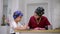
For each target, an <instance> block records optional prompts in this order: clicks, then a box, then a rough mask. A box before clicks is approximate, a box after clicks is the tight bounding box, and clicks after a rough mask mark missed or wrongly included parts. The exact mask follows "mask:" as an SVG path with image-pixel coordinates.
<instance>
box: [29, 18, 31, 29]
mask: <svg viewBox="0 0 60 34" xmlns="http://www.w3.org/2000/svg"><path fill="white" fill-rule="evenodd" d="M28 27H29V28H31V18H30V20H29V23H28Z"/></svg>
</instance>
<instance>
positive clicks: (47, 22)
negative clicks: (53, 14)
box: [45, 18, 51, 26]
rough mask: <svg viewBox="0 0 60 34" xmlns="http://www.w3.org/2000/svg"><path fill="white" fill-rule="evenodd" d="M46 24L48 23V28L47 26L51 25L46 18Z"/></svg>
mask: <svg viewBox="0 0 60 34" xmlns="http://www.w3.org/2000/svg"><path fill="white" fill-rule="evenodd" d="M45 23H46V26H47V25H51V24H50V22H49V21H48V19H47V18H46V20H45Z"/></svg>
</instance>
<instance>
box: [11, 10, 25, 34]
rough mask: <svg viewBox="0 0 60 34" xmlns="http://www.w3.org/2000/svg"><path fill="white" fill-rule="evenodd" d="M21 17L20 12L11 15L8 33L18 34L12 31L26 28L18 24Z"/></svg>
mask: <svg viewBox="0 0 60 34" xmlns="http://www.w3.org/2000/svg"><path fill="white" fill-rule="evenodd" d="M22 17H23V13H21V11H15V12H14V14H13V18H14V21H12V22H11V24H10V27H11V29H10V33H11V34H19V32H14V30H25V29H26V26H23V25H21V24H20V23H19V22H20V21H21V19H22Z"/></svg>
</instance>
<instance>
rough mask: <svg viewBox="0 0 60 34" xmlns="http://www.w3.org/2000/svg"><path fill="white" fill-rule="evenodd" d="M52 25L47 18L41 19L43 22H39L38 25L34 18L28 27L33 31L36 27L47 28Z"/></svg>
mask: <svg viewBox="0 0 60 34" xmlns="http://www.w3.org/2000/svg"><path fill="white" fill-rule="evenodd" d="M47 25H50V23H49V21H48V19H47V18H46V17H45V16H42V17H41V21H40V22H39V24H37V23H36V20H35V17H34V16H32V17H31V18H30V20H29V23H28V26H29V27H30V28H31V29H34V28H36V27H40V28H45V26H47Z"/></svg>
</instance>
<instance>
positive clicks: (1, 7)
mask: <svg viewBox="0 0 60 34" xmlns="http://www.w3.org/2000/svg"><path fill="white" fill-rule="evenodd" d="M2 15H3V0H0V25H1V23H2Z"/></svg>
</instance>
